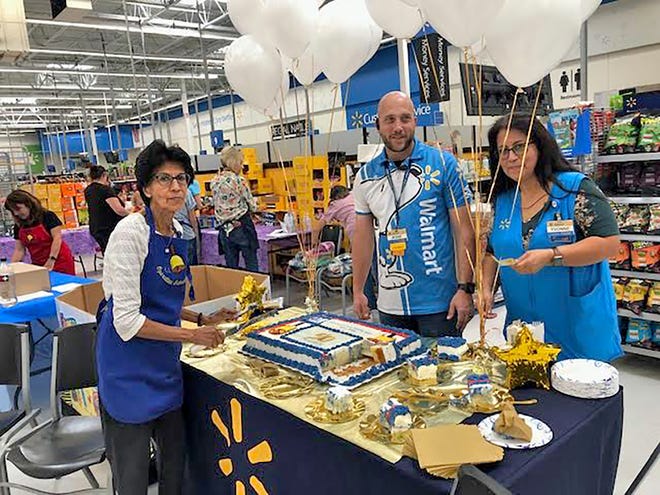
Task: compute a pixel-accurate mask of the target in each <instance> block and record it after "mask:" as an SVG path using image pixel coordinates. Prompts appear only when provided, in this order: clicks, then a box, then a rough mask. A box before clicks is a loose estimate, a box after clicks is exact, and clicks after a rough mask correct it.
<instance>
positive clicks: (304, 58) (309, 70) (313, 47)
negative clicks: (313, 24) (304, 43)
mask: <svg viewBox="0 0 660 495" xmlns="http://www.w3.org/2000/svg"><path fill="white" fill-rule="evenodd" d="M317 46H318V36H315V37H314V38H313V39H312V42H311V43H310V44H309V46H308V47H307V50H305V53H303V54H302V55H301V56H300V57H298V58H297V59H296V60H293V61H292V62H291V73H292V74H293V75H294V76H296V79H298V81H299V82H300V84H302V85H303V86H309V85H310V84H312V83H313V82H314V81H315V80H316V78H317V77H319V75H321V72H323V68H322V67H321V61H320V60H319V57H318V54H317V53H318V52H317Z"/></svg>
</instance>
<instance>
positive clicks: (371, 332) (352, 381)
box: [241, 312, 424, 388]
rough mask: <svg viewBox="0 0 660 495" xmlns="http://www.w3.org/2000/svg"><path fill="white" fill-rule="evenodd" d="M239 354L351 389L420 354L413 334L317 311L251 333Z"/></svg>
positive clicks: (421, 349)
mask: <svg viewBox="0 0 660 495" xmlns="http://www.w3.org/2000/svg"><path fill="white" fill-rule="evenodd" d="M241 352H242V353H243V354H247V355H249V356H252V357H257V358H260V359H263V360H265V361H270V362H273V363H276V364H279V365H281V366H284V367H287V368H290V369H293V370H295V371H299V372H300V373H303V374H305V375H307V376H310V377H312V378H314V379H315V380H317V381H319V382H325V383H330V384H334V385H342V386H344V387H347V388H355V387H357V386H359V385H362V384H363V383H367V382H368V381H370V380H373V379H374V378H376V377H379V376H381V375H383V374H385V373H387V372H389V371H392V370H394V369H396V368H398V367H400V366H401V365H403V364H404V363H405V361H406V359H408V358H410V357H413V356H417V355H420V354H422V353H423V352H424V349H423V347H422V342H421V340H420V338H419V336H418V335H417V334H415V333H414V332H411V331H409V330H404V329H400V328H393V327H386V326H383V325H375V324H373V323H370V322H367V321H361V320H355V319H352V318H346V317H342V316H337V315H334V314H330V313H326V312H319V313H314V314H311V315H304V316H300V317H297V318H293V319H291V320H286V321H283V322H280V323H277V324H274V325H271V326H268V327H264V328H260V329H259V330H256V331H254V332H251V333H250V334H249V335H248V337H247V342H246V343H245V345H244V346H243V349H242V350H241Z"/></svg>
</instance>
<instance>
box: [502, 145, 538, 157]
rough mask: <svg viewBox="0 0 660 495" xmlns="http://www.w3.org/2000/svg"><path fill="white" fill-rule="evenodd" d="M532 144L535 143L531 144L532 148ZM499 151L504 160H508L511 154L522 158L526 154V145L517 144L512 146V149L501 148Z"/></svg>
mask: <svg viewBox="0 0 660 495" xmlns="http://www.w3.org/2000/svg"><path fill="white" fill-rule="evenodd" d="M532 144H534V143H531V142H530V143H529V145H530V146H531V145H532ZM497 151H498V153H499V154H500V156H501V157H502V158H508V156H509V153H510V152H513V154H514V155H516V156H517V157H518V158H522V156H523V153H525V143H516V144H514V145H513V146H511V148H507V147H506V146H504V147H503V148H500V149H499V150H497Z"/></svg>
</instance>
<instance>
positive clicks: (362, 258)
mask: <svg viewBox="0 0 660 495" xmlns="http://www.w3.org/2000/svg"><path fill="white" fill-rule="evenodd" d="M352 246H353V248H352V257H353V309H354V311H355V315H356V316H357V317H358V318H362V319H367V318H369V316H370V311H369V304H368V302H367V297H366V296H365V295H364V284H365V283H366V281H367V276H368V274H369V270H370V268H371V260H372V258H373V253H374V219H373V216H372V215H369V214H358V215H356V219H355V233H354V235H353V243H352Z"/></svg>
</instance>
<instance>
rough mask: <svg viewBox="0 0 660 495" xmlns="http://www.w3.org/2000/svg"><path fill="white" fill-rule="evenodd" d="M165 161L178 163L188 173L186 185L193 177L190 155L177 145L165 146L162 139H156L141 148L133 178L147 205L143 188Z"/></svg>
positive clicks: (148, 200) (193, 170) (147, 201)
mask: <svg viewBox="0 0 660 495" xmlns="http://www.w3.org/2000/svg"><path fill="white" fill-rule="evenodd" d="M166 162H173V163H178V164H179V165H181V166H182V167H183V171H184V172H185V173H186V174H188V185H190V184H191V183H192V181H193V179H194V178H195V169H193V167H192V165H191V163H190V155H189V154H188V153H186V152H185V151H184V150H183V149H181V148H179V147H178V146H169V147H168V146H167V145H166V144H165V142H164V141H162V140H160V139H156V140H155V141H152V142H151V144H150V145H149V146H147V147H146V148H145V149H143V150H142V151H141V152H140V154H139V155H138V157H137V160H136V161H135V179H136V180H137V188H138V191H139V192H140V195H141V196H142V199H144V202H145V204H146V205H147V206H148V205H149V202H150V199H149V198H148V197H147V195H146V194H145V193H144V188H145V187H147V186H148V185H149V183H150V182H151V179H153V178H154V174H156V173H157V172H158V169H159V168H161V167H162V166H163V165H164V164H165V163H166Z"/></svg>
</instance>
